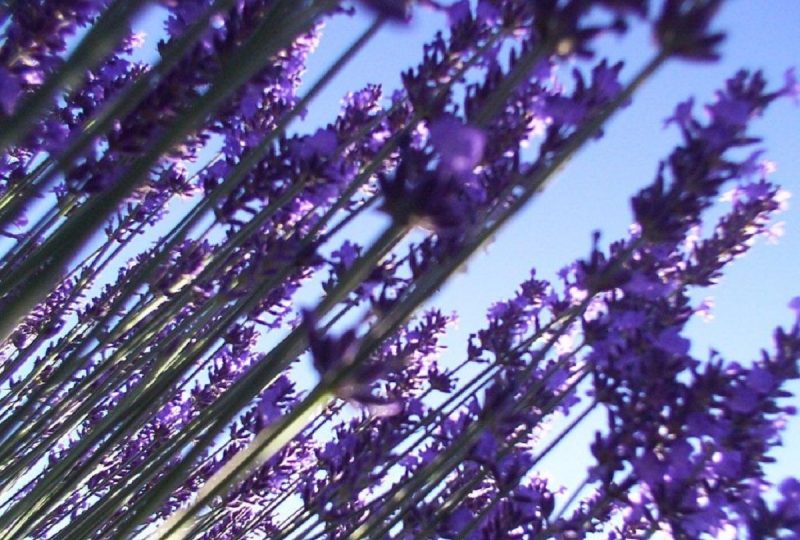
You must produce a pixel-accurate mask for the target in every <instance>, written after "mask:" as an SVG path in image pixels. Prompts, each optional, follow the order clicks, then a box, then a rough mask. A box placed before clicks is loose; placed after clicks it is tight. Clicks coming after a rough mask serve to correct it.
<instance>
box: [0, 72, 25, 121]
mask: <svg viewBox="0 0 800 540" xmlns="http://www.w3.org/2000/svg"><path fill="white" fill-rule="evenodd" d="M21 91H22V87H21V86H20V84H19V81H18V80H17V78H16V77H15V76H14V75H13V74H12V73H11V72H10V71H8V70H7V69H6V68H4V67H0V108H2V111H3V112H4V113H5V114H7V115H11V114H12V113H13V112H14V108H15V107H16V105H17V101H18V100H19V97H20V92H21Z"/></svg>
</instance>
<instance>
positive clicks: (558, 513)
mask: <svg viewBox="0 0 800 540" xmlns="http://www.w3.org/2000/svg"><path fill="white" fill-rule="evenodd" d="M648 4H649V2H647V1H646V0H541V1H537V2H530V1H528V0H478V1H477V2H475V1H472V2H470V1H467V0H457V1H443V0H418V1H412V0H363V1H361V2H358V3H356V4H355V5H353V6H351V5H348V4H346V3H341V2H339V1H337V0H314V1H303V2H295V1H290V0H182V1H177V0H163V1H161V2H156V3H153V2H147V1H144V0H132V1H107V0H103V1H91V0H79V1H65V0H36V1H34V2H20V1H17V2H13V1H12V2H10V3H9V4H8V6H6V7H0V34H1V35H2V38H0V150H2V156H0V237H1V238H0V491H1V492H2V493H3V495H2V497H0V520H2V523H3V527H2V530H0V540H11V539H16V538H58V539H62V540H85V539H87V538H92V539H122V538H197V539H204V540H213V539H225V540H228V539H230V540H233V539H240V538H279V539H300V538H327V539H345V538H374V539H386V538H397V539H409V540H410V539H416V538H419V539H427V538H442V539H456V538H458V539H462V538H463V539H469V540H479V539H509V538H513V539H546V538H565V539H566V538H583V537H588V536H592V535H593V534H600V533H603V534H606V536H607V537H609V538H640V537H646V536H649V535H652V534H653V533H655V532H656V531H661V532H664V533H667V534H670V535H672V537H676V538H702V537H712V536H713V537H731V538H732V537H737V536H742V537H747V538H753V539H756V538H759V539H760V538H772V537H786V536H787V535H791V534H794V535H798V534H800V515H799V514H798V511H797V507H798V502H799V501H800V485H799V484H798V481H797V479H794V478H788V479H786V480H784V481H783V482H782V483H780V484H779V486H778V487H777V489H776V490H775V491H776V496H775V497H773V496H772V494H768V493H767V492H768V491H770V490H771V489H772V488H773V487H775V486H773V480H772V478H771V477H770V476H769V475H768V474H767V470H766V468H765V465H766V464H768V463H770V462H771V461H772V460H773V457H772V456H771V451H772V449H773V448H774V447H775V446H777V445H779V444H780V441H781V430H782V428H783V427H784V425H785V424H786V422H787V418H788V417H789V416H791V415H793V414H795V412H796V411H795V408H794V407H793V406H792V405H791V404H790V403H789V402H788V400H787V398H788V397H790V396H791V394H790V393H789V392H788V390H787V387H786V384H787V383H788V382H790V381H792V380H796V379H798V378H800V371H799V369H800V368H799V365H798V359H800V323H799V322H797V321H795V322H794V323H793V324H792V325H790V326H788V327H785V328H778V329H776V330H775V333H774V346H773V348H772V349H769V350H765V351H764V352H763V354H762V356H761V357H759V358H757V359H755V360H754V361H753V362H752V363H743V362H741V361H739V362H736V361H732V360H726V359H724V358H723V357H722V355H720V354H719V353H717V352H712V353H711V354H710V356H709V358H708V359H705V360H701V359H699V358H698V357H697V355H696V353H695V351H693V350H692V348H691V343H690V341H689V333H688V331H687V324H688V323H689V322H690V321H691V320H692V319H693V318H695V317H699V316H702V315H703V314H704V313H705V312H706V311H707V310H708V309H709V303H708V302H702V303H699V304H698V303H697V302H696V298H698V296H697V295H698V293H699V292H701V291H703V290H704V289H705V288H707V287H709V286H712V285H714V284H715V283H717V282H718V281H719V280H720V279H721V277H722V275H723V272H724V271H726V270H727V267H728V265H729V263H731V262H732V261H734V260H735V259H737V258H738V257H740V256H743V255H744V254H746V253H747V252H748V251H749V249H750V247H751V246H752V245H753V244H754V243H755V241H756V240H759V239H761V238H766V239H769V240H774V238H775V237H776V236H777V233H778V229H777V228H776V225H775V224H774V223H773V221H772V219H773V217H774V215H775V214H777V213H779V212H780V211H782V210H784V209H785V208H786V204H787V203H786V201H787V199H788V193H787V192H786V191H784V190H783V189H781V188H780V187H779V186H778V185H777V184H774V183H773V181H772V179H771V178H770V177H769V174H770V173H771V172H772V169H773V168H772V167H771V165H770V164H769V162H767V161H765V160H764V158H763V155H764V152H765V151H764V150H762V149H760V148H755V147H754V145H756V144H757V142H758V140H757V139H756V138H755V137H753V136H752V135H751V134H750V131H749V130H750V125H749V124H750V123H751V121H753V120H755V119H756V118H758V117H759V116H760V115H761V114H762V113H763V112H764V111H765V110H766V109H767V108H768V107H770V106H771V105H772V104H773V103H774V102H776V101H778V100H782V99H785V98H794V99H796V98H797V96H798V85H797V82H796V81H795V79H794V75H793V73H792V72H791V71H790V72H788V73H787V76H786V80H785V82H784V85H783V86H782V87H780V88H777V89H772V87H771V86H770V84H769V83H768V82H767V80H766V78H765V76H764V75H763V74H762V73H760V72H754V73H751V72H747V71H741V72H739V73H736V74H735V75H734V76H733V77H732V78H730V79H729V80H728V81H726V83H725V85H724V87H723V88H722V89H721V90H719V91H718V92H717V94H716V99H715V101H714V102H713V103H711V104H709V105H707V106H706V107H705V109H704V112H705V117H703V116H702V115H698V114H696V110H695V109H696V108H695V106H694V101H693V100H691V99H690V100H689V101H686V102H683V103H681V104H679V105H678V106H677V108H676V110H675V113H674V115H673V116H671V117H670V118H669V119H668V120H667V121H666V124H667V125H668V126H673V127H674V128H675V129H677V130H678V131H679V133H680V142H679V143H678V144H677V146H676V147H675V149H674V150H673V151H672V152H671V153H670V154H669V155H668V157H667V158H666V159H664V160H663V162H662V163H661V164H660V166H659V167H658V172H657V174H656V178H655V180H654V181H653V182H652V183H650V184H649V185H647V186H646V187H644V188H643V189H641V191H640V192H639V193H638V194H636V195H635V196H634V197H633V198H632V200H631V206H632V208H633V213H634V219H635V223H634V225H633V226H632V227H631V229H630V234H629V235H628V236H627V237H625V238H622V239H619V240H617V241H616V242H613V243H611V244H610V245H608V246H603V245H601V243H600V235H599V233H598V234H597V235H596V236H595V239H594V245H593V247H592V250H591V252H590V254H589V255H588V256H587V257H585V258H583V259H579V260H577V261H574V262H572V263H571V264H568V265H567V266H565V267H564V268H563V270H561V271H560V272H559V273H558V275H557V276H556V277H555V278H554V279H552V280H548V279H545V278H544V277H543V275H542V273H541V272H537V271H536V270H531V272H530V275H529V277H528V279H526V280H524V281H523V282H522V283H521V284H520V285H519V287H518V288H517V290H516V292H515V293H514V294H513V295H512V297H511V298H509V299H507V300H505V301H498V302H496V303H494V304H493V305H492V306H491V307H490V308H489V310H488V312H487V315H486V323H485V325H484V326H483V328H481V329H475V330H474V331H472V332H471V333H470V335H469V337H468V338H467V339H466V341H465V343H463V344H462V343H457V336H455V333H454V332H452V328H453V327H454V326H455V325H456V323H457V321H458V320H459V316H458V314H456V313H452V314H446V313H444V312H443V311H442V310H441V309H438V308H437V307H436V306H435V298H434V297H435V294H436V293H437V292H438V291H439V290H440V289H441V288H442V287H444V286H445V285H446V284H447V283H448V281H449V279H450V278H451V276H453V275H454V274H455V273H456V272H457V271H458V270H459V269H460V268H462V267H463V265H464V264H465V262H466V261H468V260H469V259H470V257H471V256H473V254H475V253H476V252H478V251H479V250H480V248H481V247H482V246H484V245H485V244H486V242H487V241H489V240H490V239H491V238H492V237H494V236H495V235H496V234H498V232H499V231H501V229H502V227H503V226H504V225H505V224H506V223H507V222H508V221H509V220H511V219H512V218H513V217H514V216H515V215H517V214H518V213H519V211H520V210H521V209H522V208H524V207H525V206H526V205H527V204H528V203H529V202H530V201H531V200H533V199H534V198H535V197H536V196H537V195H538V194H539V193H540V192H541V191H542V190H543V189H544V188H545V187H546V186H547V185H548V183H549V182H550V180H551V179H552V178H553V177H554V175H555V174H557V172H558V171H559V170H560V169H561V168H562V167H563V166H564V165H565V164H566V163H567V161H568V160H569V159H570V158H571V157H572V156H574V155H575V154H576V152H578V151H579V150H580V149H581V148H583V147H584V146H586V145H589V144H592V143H593V142H594V141H596V140H597V139H599V138H600V137H601V136H602V135H603V130H604V128H605V126H606V123H607V121H608V120H609V119H610V118H611V117H612V115H614V114H615V113H617V112H618V111H621V110H622V109H624V108H625V107H627V106H628V105H629V104H630V103H631V101H632V100H633V99H635V97H636V91H637V90H638V88H639V87H640V86H641V85H642V84H644V83H645V82H646V80H647V79H648V78H649V77H650V76H652V74H653V73H655V72H656V71H657V70H658V69H659V68H660V66H662V65H663V64H664V63H667V62H670V61H673V60H680V59H688V60H701V61H711V60H714V59H715V58H717V57H718V56H719V51H718V45H719V44H720V43H721V42H722V39H723V34H722V33H720V32H718V31H716V30H715V29H714V27H713V21H714V16H715V13H716V12H717V10H718V9H719V7H720V5H721V2H720V1H717V0H702V1H696V0H666V1H664V2H661V3H659V6H660V11H659V12H658V13H655V14H651V13H650V11H651V10H650V9H648V8H649V5H648ZM421 9H430V10H434V11H436V12H437V15H441V16H442V19H444V20H446V21H447V23H446V24H447V28H445V29H443V30H442V31H440V32H438V33H436V35H435V36H433V37H432V38H431V40H430V42H429V43H427V44H426V45H425V46H424V48H423V50H422V54H421V59H420V62H419V64H418V65H416V66H414V67H412V68H410V69H408V70H406V71H404V72H403V73H402V74H401V76H400V81H401V87H400V88H399V89H397V90H396V91H393V92H388V91H386V90H385V89H383V88H382V87H381V86H379V85H372V84H371V85H367V86H365V87H363V88H361V89H353V91H352V92H350V93H348V94H347V95H345V96H344V98H343V99H342V102H341V107H340V110H339V111H338V113H336V112H334V113H332V114H331V115H330V116H329V120H328V121H327V123H323V125H318V126H314V127H313V128H308V126H306V124H304V123H301V122H297V120H299V119H302V117H303V116H304V114H305V111H306V109H307V107H308V105H309V103H310V102H311V100H313V99H314V98H315V97H316V96H317V94H319V92H320V90H322V88H323V86H324V85H325V84H326V83H327V81H329V80H331V77H333V76H334V75H336V74H337V73H338V72H339V71H340V70H341V69H342V68H343V67H344V65H345V64H346V63H347V62H349V61H350V60H351V59H352V57H353V56H355V55H356V54H357V53H358V52H359V51H360V50H361V49H362V48H364V47H367V46H369V42H370V40H371V39H372V38H373V37H374V36H375V35H376V34H378V33H379V32H378V31H379V30H380V29H381V27H382V26H384V25H387V26H391V25H397V24H404V23H407V22H408V21H410V20H413V18H414V17H415V16H420V15H419V14H420V12H419V10H421ZM362 11H363V14H366V16H369V17H372V18H373V24H372V25H371V26H370V27H369V28H368V29H367V30H366V31H365V32H364V33H363V34H362V35H361V36H360V37H358V38H357V39H356V40H355V41H354V43H353V45H352V46H351V47H350V48H349V49H348V50H347V51H345V52H343V54H342V55H341V57H339V58H338V59H337V60H336V61H335V62H334V63H333V64H332V65H331V66H330V68H329V69H328V71H326V72H325V73H324V74H323V75H322V77H320V79H319V80H320V83H318V85H314V86H311V87H309V88H306V87H305V86H304V84H303V82H304V74H305V64H306V60H307V58H308V57H309V55H310V54H312V52H313V51H314V49H316V48H317V47H318V46H319V45H320V43H323V44H324V41H323V35H324V26H325V23H326V22H327V21H329V20H331V19H333V18H337V17H349V16H352V15H353V13H354V12H358V13H361V12H362ZM137 18H139V19H137ZM141 18H143V19H144V20H147V21H151V22H152V24H158V25H161V27H162V28H163V33H162V35H163V39H161V40H160V41H159V42H158V43H157V44H153V43H148V42H147V41H146V37H145V36H144V35H142V34H139V33H136V32H134V31H133V30H132V27H131V24H132V22H133V21H135V20H142V19H141ZM634 25H638V26H647V27H648V28H649V29H650V31H651V33H652V34H653V35H654V37H655V40H654V41H655V42H656V45H657V49H658V50H657V51H656V52H655V54H654V56H653V58H652V60H651V61H650V62H648V63H646V64H645V66H644V67H643V68H642V69H641V71H639V72H638V75H635V76H633V77H630V78H629V77H628V75H627V72H626V71H625V70H624V65H623V63H622V62H611V61H610V60H609V59H607V58H597V56H598V51H599V50H601V45H600V41H599V40H600V39H601V38H602V37H603V36H606V35H609V34H612V35H615V36H617V37H620V38H624V37H625V35H626V33H627V31H628V29H629V28H630V27H632V26H634ZM323 46H324V45H323ZM142 47H145V48H148V50H149V51H150V52H152V53H153V54H152V56H153V59H151V60H143V59H142V58H147V56H148V55H147V54H139V52H138V51H137V49H140V48H142ZM565 67H569V68H570V69H569V70H568V71H567V74H566V75H564V74H563V73H564V71H565V70H564V68H565ZM298 126H299V127H298ZM725 202H726V203H729V206H728V207H727V209H726V210H724V211H720V207H721V206H722V205H721V204H719V203H725ZM713 211H717V212H718V213H717V217H716V218H714V219H716V220H717V221H716V223H715V224H714V225H713V227H711V229H710V231H708V232H707V233H705V234H704V233H703V231H702V229H701V224H702V223H703V220H706V221H708V219H709V218H708V216H709V214H712V215H713ZM376 228H378V229H380V230H378V231H377V234H370V233H372V232H373V229H376ZM798 303H800V300H797V299H795V300H794V301H793V303H792V304H791V306H792V307H793V309H795V310H796V311H798V312H800V310H798ZM301 304H302V305H305V306H306V307H304V308H298V306H299V305H301ZM309 304H310V305H309ZM595 421H596V422H598V423H599V425H600V427H601V429H600V430H598V431H597V432H596V433H595V435H594V438H593V440H592V441H590V442H588V443H587V447H588V449H587V451H588V453H589V454H590V456H589V457H588V458H587V459H586V460H585V462H584V463H583V465H584V467H583V468H584V469H585V470H586V474H585V480H584V481H583V483H582V484H581V485H580V486H579V487H578V488H577V489H572V490H569V489H567V488H565V487H563V486H561V485H560V481H559V479H558V478H554V477H552V476H551V475H550V474H548V469H547V464H548V459H550V458H551V457H552V456H553V455H554V454H556V453H558V452H561V451H562V450H563V449H564V447H565V443H564V440H565V438H566V437H569V436H571V435H572V434H573V432H575V431H577V430H578V428H579V427H580V426H585V425H587V424H588V423H590V422H595ZM578 465H581V464H580V463H579V464H578ZM579 468H580V467H579ZM585 489H591V490H592V492H591V493H588V494H587V493H585V492H584V490H585Z"/></svg>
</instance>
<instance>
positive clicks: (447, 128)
mask: <svg viewBox="0 0 800 540" xmlns="http://www.w3.org/2000/svg"><path fill="white" fill-rule="evenodd" d="M429 129H430V140H431V145H432V146H433V148H434V149H435V150H436V151H437V152H438V154H439V160H440V161H439V168H440V170H441V172H442V173H443V174H445V175H454V176H463V175H465V174H469V173H471V172H472V170H473V169H474V168H475V166H476V165H478V163H480V161H481V158H482V157H483V150H484V148H485V147H486V134H485V133H484V132H483V131H482V130H480V129H478V128H476V127H472V126H470V125H466V124H464V123H463V122H462V121H461V120H459V119H457V118H455V117H453V116H443V117H441V118H438V119H437V120H434V121H433V122H431V125H430V128H429Z"/></svg>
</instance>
